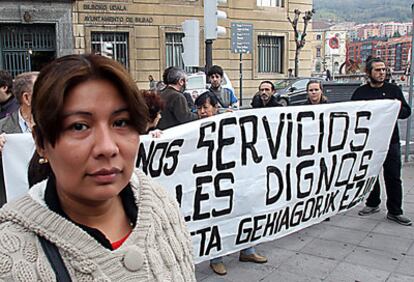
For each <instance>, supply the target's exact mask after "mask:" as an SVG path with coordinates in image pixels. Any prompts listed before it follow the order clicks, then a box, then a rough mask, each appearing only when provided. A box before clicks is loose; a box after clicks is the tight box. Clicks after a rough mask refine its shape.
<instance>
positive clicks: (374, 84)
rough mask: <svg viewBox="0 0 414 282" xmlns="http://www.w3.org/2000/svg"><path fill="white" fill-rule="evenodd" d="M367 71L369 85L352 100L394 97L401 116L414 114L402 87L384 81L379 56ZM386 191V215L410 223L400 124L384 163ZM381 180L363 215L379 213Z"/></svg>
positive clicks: (402, 222) (361, 213)
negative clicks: (404, 201)
mask: <svg viewBox="0 0 414 282" xmlns="http://www.w3.org/2000/svg"><path fill="white" fill-rule="evenodd" d="M365 68H366V70H365V71H366V73H367V75H368V77H369V81H368V83H367V84H365V85H362V86H360V87H358V88H357V89H356V90H355V92H354V94H353V95H352V97H351V100H377V99H392V100H398V101H400V102H401V108H400V112H399V115H398V118H399V119H406V118H408V117H409V116H410V115H411V108H410V106H409V105H408V103H407V102H406V101H405V99H404V95H403V93H402V92H401V89H400V88H399V87H398V86H396V85H394V84H392V83H388V82H386V81H385V79H386V70H387V68H386V66H385V63H384V61H383V60H382V59H380V58H375V57H374V58H372V57H371V58H369V59H368V60H367V62H366V67H365ZM383 174H384V182H385V191H386V193H387V210H388V213H387V218H388V219H389V220H392V221H394V222H397V223H399V224H401V225H407V226H409V225H411V224H412V223H411V220H410V219H409V218H408V217H406V216H404V215H403V210H402V197H403V187H402V181H401V147H400V136H399V133H398V123H396V124H395V127H394V131H393V133H392V136H391V142H390V145H389V147H388V153H387V156H386V158H385V162H384V164H383ZM380 195H381V192H380V182H379V179H377V181H376V182H375V184H374V188H373V189H372V191H371V193H370V194H369V196H368V198H367V201H366V203H365V207H364V208H363V209H362V210H360V211H359V213H358V214H359V215H360V216H366V215H370V214H373V213H377V212H379V210H380V208H379V205H380V203H381V199H380Z"/></svg>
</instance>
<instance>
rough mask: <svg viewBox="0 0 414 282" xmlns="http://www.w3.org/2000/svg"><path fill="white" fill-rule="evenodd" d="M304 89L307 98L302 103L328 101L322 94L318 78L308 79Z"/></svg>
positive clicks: (313, 103) (322, 102) (310, 103)
mask: <svg viewBox="0 0 414 282" xmlns="http://www.w3.org/2000/svg"><path fill="white" fill-rule="evenodd" d="M306 91H307V92H308V99H307V100H306V102H305V103H304V105H317V104H326V103H328V98H326V96H325V95H323V86H322V81H320V80H315V79H314V80H309V82H308V84H306Z"/></svg>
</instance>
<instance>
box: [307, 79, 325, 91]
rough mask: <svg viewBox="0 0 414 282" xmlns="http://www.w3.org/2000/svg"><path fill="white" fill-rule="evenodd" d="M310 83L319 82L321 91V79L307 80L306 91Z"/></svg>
mask: <svg viewBox="0 0 414 282" xmlns="http://www.w3.org/2000/svg"><path fill="white" fill-rule="evenodd" d="M311 84H319V88H320V89H321V90H322V91H323V84H322V80H317V79H311V80H309V81H308V83H307V84H306V91H308V90H309V85H311Z"/></svg>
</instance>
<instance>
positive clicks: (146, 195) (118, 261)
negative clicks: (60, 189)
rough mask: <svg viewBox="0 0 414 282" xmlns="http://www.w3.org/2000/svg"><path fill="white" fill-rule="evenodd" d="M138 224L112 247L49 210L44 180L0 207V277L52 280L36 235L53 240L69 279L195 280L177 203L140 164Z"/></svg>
mask: <svg viewBox="0 0 414 282" xmlns="http://www.w3.org/2000/svg"><path fill="white" fill-rule="evenodd" d="M131 187H132V190H133V191H134V195H135V200H136V204H137V206H138V220H137V224H136V227H135V228H134V230H133V231H132V233H131V234H130V235H129V237H128V239H127V240H126V241H125V242H124V243H123V244H122V246H121V247H120V248H119V249H117V250H114V251H111V250H108V249H106V248H105V247H103V246H102V245H100V244H99V243H98V242H97V241H96V240H95V239H94V238H92V237H91V236H89V235H88V234H87V233H86V232H84V231H83V230H82V229H81V228H79V227H78V226H76V225H75V224H73V223H71V222H69V221H68V220H66V219H64V218H63V217H61V216H59V215H58V214H56V213H54V212H52V211H50V210H49V209H48V208H47V206H46V204H45V202H44V200H43V199H44V191H45V188H46V181H43V182H41V183H39V184H38V185H36V186H34V187H33V188H32V189H31V190H30V195H26V196H24V197H23V198H21V199H19V200H17V201H16V202H11V203H8V204H6V205H5V206H3V208H2V209H1V210H0V281H24V282H30V281H55V280H56V278H55V274H54V272H53V270H52V268H51V266H50V264H49V261H48V260H47V258H46V256H45V254H44V252H43V250H42V248H41V245H40V242H39V240H38V238H37V236H43V237H44V238H46V239H47V240H49V241H50V242H52V243H54V244H55V245H56V246H57V248H58V249H59V252H60V254H61V256H62V258H63V260H64V263H65V265H66V267H67V268H68V271H69V274H70V275H71V277H72V281H101V282H103V281H115V282H121V281H195V274H194V264H193V256H192V245H191V240H190V237H189V235H188V233H187V230H186V227H185V225H184V222H183V220H182V218H181V215H180V212H179V209H178V205H177V203H176V202H175V200H174V199H172V198H170V197H169V196H167V195H166V193H165V191H164V190H163V188H162V187H160V186H159V185H157V184H155V183H154V182H152V181H151V180H150V179H149V178H148V177H147V176H145V175H144V174H143V173H142V172H139V171H138V170H137V171H135V172H134V174H133V176H132V178H131Z"/></svg>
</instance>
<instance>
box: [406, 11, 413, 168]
mask: <svg viewBox="0 0 414 282" xmlns="http://www.w3.org/2000/svg"><path fill="white" fill-rule="evenodd" d="M411 18H412V22H413V26H412V28H411V33H412V37H411V63H410V88H409V90H408V91H409V92H408V93H409V94H408V105H409V106H410V108H412V106H413V83H414V54H413V51H414V3H413V4H411ZM412 116H413V115H412V114H411V115H410V116H409V117H408V120H407V134H406V136H405V155H404V161H405V162H406V163H407V162H408V161H409V154H410V139H411V123H412Z"/></svg>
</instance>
